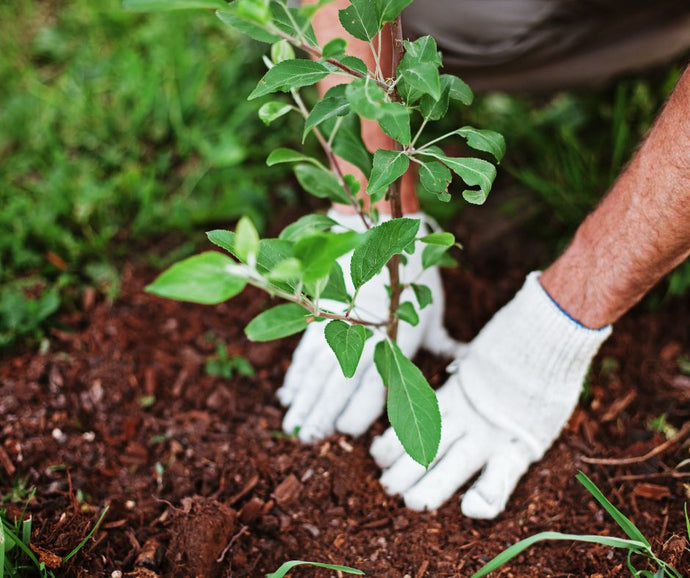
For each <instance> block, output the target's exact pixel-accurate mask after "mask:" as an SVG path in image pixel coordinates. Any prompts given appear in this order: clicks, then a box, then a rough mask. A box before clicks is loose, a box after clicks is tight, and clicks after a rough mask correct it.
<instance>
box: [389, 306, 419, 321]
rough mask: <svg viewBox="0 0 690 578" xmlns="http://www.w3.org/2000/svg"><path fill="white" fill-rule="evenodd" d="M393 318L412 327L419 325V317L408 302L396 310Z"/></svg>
mask: <svg viewBox="0 0 690 578" xmlns="http://www.w3.org/2000/svg"><path fill="white" fill-rule="evenodd" d="M395 316H396V317H397V318H398V319H400V320H402V321H405V322H406V323H409V324H410V325H412V326H413V327H414V326H416V325H419V315H418V314H417V311H416V309H415V308H414V305H413V304H412V303H411V302H410V301H405V302H404V303H401V304H400V306H399V307H398V310H397V311H396V312H395Z"/></svg>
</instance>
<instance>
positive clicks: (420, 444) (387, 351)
mask: <svg viewBox="0 0 690 578" xmlns="http://www.w3.org/2000/svg"><path fill="white" fill-rule="evenodd" d="M374 363H375V364H376V369H377V370H378V372H379V375H380V376H381V379H382V380H383V384H384V385H385V386H386V387H387V388H388V404H387V405H388V419H389V420H390V422H391V425H392V426H393V429H394V430H395V433H396V435H397V436H398V439H399V440H400V443H401V444H402V446H403V447H404V448H405V451H406V452H407V453H408V454H409V456H410V457H411V458H412V459H413V460H415V461H416V462H418V463H420V464H421V465H423V466H424V467H428V466H429V464H431V462H432V461H433V459H434V458H435V457H436V453H437V452H438V446H439V443H440V441H441V413H440V411H439V407H438V400H437V399H436V394H435V393H434V390H433V389H431V387H430V386H429V384H428V383H427V381H426V379H425V378H424V376H423V375H422V372H421V371H419V368H418V367H417V366H416V365H415V364H414V363H412V362H411V361H410V360H409V359H407V357H405V355H404V354H403V352H402V351H400V348H399V347H398V345H397V344H396V343H394V342H392V341H387V340H386V341H380V342H379V343H377V344H376V349H375V351H374Z"/></svg>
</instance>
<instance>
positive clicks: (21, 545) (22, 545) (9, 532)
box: [3, 521, 40, 567]
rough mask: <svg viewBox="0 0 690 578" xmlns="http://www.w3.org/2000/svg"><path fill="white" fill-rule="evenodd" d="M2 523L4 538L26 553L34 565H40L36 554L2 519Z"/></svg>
mask: <svg viewBox="0 0 690 578" xmlns="http://www.w3.org/2000/svg"><path fill="white" fill-rule="evenodd" d="M3 525H4V530H5V539H6V540H8V539H9V541H10V542H12V543H13V544H14V545H15V546H17V547H18V548H19V549H20V550H21V551H22V552H24V554H26V555H27V556H28V557H29V560H31V561H32V562H33V563H34V565H35V566H36V567H38V566H39V565H40V563H39V561H38V558H36V555H35V554H34V553H33V552H32V551H31V549H30V548H29V546H28V545H27V544H25V543H24V542H22V541H21V540H20V539H19V536H17V535H16V534H15V533H14V532H13V531H12V530H11V529H10V528H9V527H8V524H7V523H6V522H5V521H3Z"/></svg>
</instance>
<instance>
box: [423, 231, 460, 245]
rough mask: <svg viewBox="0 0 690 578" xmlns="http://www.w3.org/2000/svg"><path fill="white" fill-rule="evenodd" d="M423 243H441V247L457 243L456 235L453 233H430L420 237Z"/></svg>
mask: <svg viewBox="0 0 690 578" xmlns="http://www.w3.org/2000/svg"><path fill="white" fill-rule="evenodd" d="M419 240H420V241H421V242H422V243H426V244H427V245H440V246H441V247H452V246H453V245H454V244H455V235H453V233H448V232H445V231H444V232H442V233H430V234H428V235H426V236H425V237H422V238H421V239H419Z"/></svg>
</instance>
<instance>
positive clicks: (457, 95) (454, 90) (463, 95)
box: [441, 74, 474, 106]
mask: <svg viewBox="0 0 690 578" xmlns="http://www.w3.org/2000/svg"><path fill="white" fill-rule="evenodd" d="M441 84H442V85H445V84H447V85H448V88H449V92H448V96H449V97H450V99H451V100H457V101H460V102H462V103H463V104H465V105H467V106H469V105H470V104H472V101H473V100H474V94H473V93H472V89H471V88H470V87H469V86H468V85H467V84H466V83H465V82H463V81H462V80H460V79H459V78H458V77H457V76H453V75H452V74H442V75H441Z"/></svg>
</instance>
